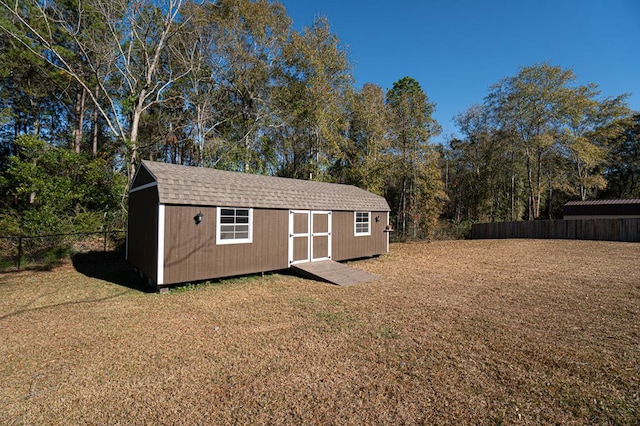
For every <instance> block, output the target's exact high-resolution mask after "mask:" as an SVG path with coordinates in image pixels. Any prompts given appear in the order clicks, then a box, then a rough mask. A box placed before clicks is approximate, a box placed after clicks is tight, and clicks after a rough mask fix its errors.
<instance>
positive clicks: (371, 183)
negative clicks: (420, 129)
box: [331, 83, 389, 195]
mask: <svg viewBox="0 0 640 426" xmlns="http://www.w3.org/2000/svg"><path fill="white" fill-rule="evenodd" d="M349 109H350V117H349V129H348V140H347V142H346V144H345V146H344V147H343V149H342V155H341V156H340V157H338V158H337V159H336V162H335V164H334V165H333V166H332V172H331V174H332V175H333V176H334V178H336V179H337V180H339V181H340V182H343V183H348V184H352V185H356V186H359V187H361V188H364V189H367V190H369V191H371V192H374V193H376V194H380V195H382V194H383V193H384V187H385V181H384V177H385V175H386V170H387V160H388V156H387V153H388V150H389V141H388V130H387V127H388V122H389V117H388V116H389V114H388V111H387V106H386V104H385V94H384V91H383V90H382V88H381V87H380V86H377V85H375V84H372V83H366V84H365V85H364V86H363V87H362V90H360V92H354V93H353V95H352V96H351V98H350V103H349Z"/></svg>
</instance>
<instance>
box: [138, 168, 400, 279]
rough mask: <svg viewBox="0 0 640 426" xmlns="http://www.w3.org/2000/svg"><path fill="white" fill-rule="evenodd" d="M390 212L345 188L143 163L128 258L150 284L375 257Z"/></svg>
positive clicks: (380, 201) (379, 200)
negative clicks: (308, 263)
mask: <svg viewBox="0 0 640 426" xmlns="http://www.w3.org/2000/svg"><path fill="white" fill-rule="evenodd" d="M389 210H390V209H389V205H388V204H387V202H386V200H385V199H384V198H383V197H380V196H378V195H375V194H372V193H370V192H368V191H365V190H363V189H360V188H357V187H354V186H350V185H339V184H332V183H324V182H313V181H303V180H297V179H287V178H279V177H272V176H262V175H252V174H245V173H238V172H228V171H221V170H215V169H209V168H200V167H189V166H180V165H174V164H165V163H159V162H152V161H143V162H142V164H141V165H140V167H139V168H138V170H137V173H136V176H135V178H134V180H133V182H132V185H131V190H130V191H129V216H128V223H127V247H126V248H127V253H126V256H127V260H128V261H129V262H130V263H131V264H133V265H134V266H135V267H136V268H137V269H138V270H139V271H140V272H141V273H143V274H144V275H145V276H146V277H147V278H148V279H149V281H150V283H151V284H152V285H155V286H157V287H158V288H162V287H163V286H168V285H172V284H179V283H185V282H194V281H202V280H207V279H214V278H221V277H228V276H236V275H244V274H252V273H258V272H267V271H277V270H283V269H287V268H289V267H291V266H292V265H295V264H302V263H307V262H316V261H321V260H329V259H332V260H335V261H343V260H349V259H356V258H362V257H371V256H377V255H380V254H383V253H386V252H388V251H389V232H388V230H389V226H388V224H389Z"/></svg>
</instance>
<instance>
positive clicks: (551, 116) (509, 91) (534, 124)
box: [486, 64, 628, 220]
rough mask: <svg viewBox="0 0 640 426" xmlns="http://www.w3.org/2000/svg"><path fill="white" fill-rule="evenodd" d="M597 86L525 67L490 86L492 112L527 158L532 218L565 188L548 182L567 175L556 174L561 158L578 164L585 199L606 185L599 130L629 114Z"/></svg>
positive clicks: (556, 70)
mask: <svg viewBox="0 0 640 426" xmlns="http://www.w3.org/2000/svg"><path fill="white" fill-rule="evenodd" d="M596 88H597V86H595V85H594V84H589V85H586V86H584V85H578V84H576V76H575V74H574V73H573V71H571V70H565V69H562V68H561V67H555V66H551V65H549V64H539V65H534V66H530V67H523V68H521V69H520V72H519V73H518V75H517V76H515V77H507V78H505V79H503V80H501V81H500V82H498V83H496V84H495V85H493V86H492V87H491V89H490V92H489V95H488V96H487V98H486V105H487V108H488V109H489V111H491V114H492V117H493V119H494V120H495V122H496V124H497V126H498V128H500V129H502V130H504V131H507V132H512V133H513V134H515V135H516V136H517V139H516V142H517V147H518V148H519V149H520V150H521V151H522V153H523V156H524V159H525V165H526V173H527V175H526V183H527V188H528V193H529V195H528V218H529V219H530V220H532V219H537V218H539V217H540V216H541V212H542V210H541V209H542V206H543V202H544V201H545V198H546V196H547V193H548V191H550V190H551V187H552V186H554V185H555V186H563V185H562V183H561V182H554V181H553V180H549V179H553V178H554V177H558V176H563V175H564V174H562V173H554V172H553V168H554V167H555V166H557V165H558V164H559V162H558V161H557V158H556V157H557V156H558V155H560V156H562V157H565V158H569V159H570V161H571V163H572V164H573V165H574V168H575V170H574V171H575V173H574V174H573V175H574V177H573V180H574V182H575V184H574V185H575V187H576V189H577V192H578V194H579V195H580V197H581V198H586V197H587V195H588V193H589V191H591V190H597V189H599V188H602V187H603V186H604V180H603V178H602V174H601V173H602V171H601V169H600V168H599V167H600V166H601V165H602V164H603V162H604V159H605V158H606V150H605V149H604V147H603V146H601V145H599V144H598V141H597V137H595V132H596V130H597V129H598V128H601V127H603V126H606V125H607V124H608V123H611V122H612V121H614V120H616V119H618V118H621V117H622V116H624V115H626V114H627V113H628V110H627V108H626V104H625V102H624V98H625V96H620V97H618V98H615V99H604V100H600V99H599V98H598V95H599V92H598V91H597V90H596ZM545 177H546V178H547V179H545ZM547 201H548V202H550V200H547Z"/></svg>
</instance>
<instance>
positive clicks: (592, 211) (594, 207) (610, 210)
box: [563, 198, 640, 220]
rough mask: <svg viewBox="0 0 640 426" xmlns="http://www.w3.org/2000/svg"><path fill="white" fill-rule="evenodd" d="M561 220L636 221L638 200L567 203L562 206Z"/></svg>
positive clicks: (639, 209) (639, 211)
mask: <svg viewBox="0 0 640 426" xmlns="http://www.w3.org/2000/svg"><path fill="white" fill-rule="evenodd" d="M563 218H564V219H565V220H577V219H637V218H640V199H638V198H629V199H614V200H587V201H569V202H568V203H566V204H565V205H564V215H563Z"/></svg>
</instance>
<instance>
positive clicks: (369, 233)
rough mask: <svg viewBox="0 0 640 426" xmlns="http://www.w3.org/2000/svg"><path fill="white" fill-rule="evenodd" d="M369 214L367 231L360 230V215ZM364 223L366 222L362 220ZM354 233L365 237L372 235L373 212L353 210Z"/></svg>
mask: <svg viewBox="0 0 640 426" xmlns="http://www.w3.org/2000/svg"><path fill="white" fill-rule="evenodd" d="M359 214H360V215H364V214H366V215H367V231H366V232H358V215H359ZM360 223H364V222H360ZM353 235H354V236H356V237H365V236H367V235H371V212H353Z"/></svg>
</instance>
